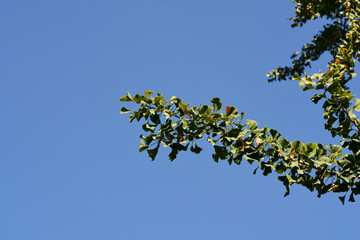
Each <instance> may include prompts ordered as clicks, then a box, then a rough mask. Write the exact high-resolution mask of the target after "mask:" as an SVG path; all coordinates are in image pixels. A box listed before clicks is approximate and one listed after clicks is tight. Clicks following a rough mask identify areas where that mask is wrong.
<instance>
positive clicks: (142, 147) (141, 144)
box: [139, 140, 149, 152]
mask: <svg viewBox="0 0 360 240" xmlns="http://www.w3.org/2000/svg"><path fill="white" fill-rule="evenodd" d="M148 147H149V145H147V144H146V143H145V142H144V141H143V140H141V141H140V148H139V152H142V151H144V150H145V149H147V148H148Z"/></svg>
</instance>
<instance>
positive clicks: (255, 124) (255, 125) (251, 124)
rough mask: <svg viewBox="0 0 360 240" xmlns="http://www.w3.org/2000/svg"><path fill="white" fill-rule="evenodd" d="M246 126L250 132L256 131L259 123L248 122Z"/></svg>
mask: <svg viewBox="0 0 360 240" xmlns="http://www.w3.org/2000/svg"><path fill="white" fill-rule="evenodd" d="M246 124H247V125H248V126H249V129H250V131H252V130H254V129H255V128H256V127H257V122H256V121H254V120H247V121H246Z"/></svg>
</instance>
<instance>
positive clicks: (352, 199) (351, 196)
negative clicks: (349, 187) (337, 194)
mask: <svg viewBox="0 0 360 240" xmlns="http://www.w3.org/2000/svg"><path fill="white" fill-rule="evenodd" d="M349 202H355V198H354V193H351V194H350V197H349Z"/></svg>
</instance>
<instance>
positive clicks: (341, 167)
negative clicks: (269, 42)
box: [120, 0, 360, 203]
mask: <svg viewBox="0 0 360 240" xmlns="http://www.w3.org/2000/svg"><path fill="white" fill-rule="evenodd" d="M296 3H297V5H296V12H295V13H296V17H294V18H292V21H293V25H292V26H293V27H295V26H302V25H303V24H304V23H306V22H307V21H308V20H313V19H316V18H318V17H327V18H329V19H331V20H333V21H334V22H333V23H332V24H330V25H327V26H325V29H324V30H323V31H322V32H321V33H320V34H319V35H316V36H315V37H314V40H313V42H312V44H309V45H305V46H304V48H303V49H302V52H301V54H300V58H299V59H297V60H294V62H293V67H290V68H289V67H287V68H278V69H277V70H273V71H272V72H271V73H270V74H269V75H268V76H269V77H270V81H271V80H275V79H278V80H284V79H285V78H286V77H288V78H290V77H291V78H292V79H293V80H297V81H299V85H300V87H301V88H302V89H303V91H308V90H311V91H314V92H315V93H314V96H313V97H312V98H311V101H312V102H314V103H318V102H320V101H322V102H323V105H322V107H323V110H324V115H323V116H324V119H325V120H326V123H325V129H327V130H328V131H329V132H330V133H331V134H332V136H333V137H335V136H339V137H341V138H342V139H343V141H341V142H340V145H334V146H332V145H328V146H323V145H322V144H320V143H302V142H300V141H288V140H287V139H286V138H284V137H282V136H281V134H280V133H279V132H277V131H276V130H274V129H269V128H267V127H263V128H259V127H258V124H257V122H256V121H253V120H246V121H245V120H243V118H244V115H245V114H244V113H243V112H241V113H239V112H238V110H237V109H236V108H235V107H232V106H227V107H225V111H224V112H223V108H222V103H221V101H220V99H219V98H213V99H211V103H212V105H211V106H209V105H201V106H200V107H194V106H191V107H190V106H189V104H185V103H184V102H183V101H182V100H181V99H180V98H177V97H172V98H171V99H170V100H168V101H166V100H165V99H164V97H163V96H162V95H161V94H160V93H158V94H157V96H155V97H150V96H151V95H152V94H153V93H154V92H152V91H145V93H144V95H139V94H137V95H135V96H134V97H132V96H131V95H130V94H129V93H127V95H126V96H123V97H121V99H120V101H127V102H135V103H137V104H139V105H140V106H139V107H138V108H136V109H133V110H128V109H126V108H125V107H123V108H122V109H121V113H129V112H130V122H132V121H133V120H134V119H136V120H137V121H140V120H141V119H145V121H146V123H144V124H143V126H142V128H143V130H144V131H145V132H146V133H147V135H146V136H143V135H141V138H142V140H141V141H140V149H139V151H140V152H142V151H144V150H147V153H148V155H149V156H150V157H151V159H152V160H154V159H155V157H156V155H157V153H158V150H159V148H160V146H161V145H162V146H163V147H170V148H171V152H170V154H169V158H170V160H171V161H172V160H174V159H175V158H176V157H177V154H178V153H179V152H180V151H186V150H188V149H190V151H192V152H194V153H196V154H198V153H200V152H201V150H202V148H201V147H199V146H198V145H197V140H199V139H201V138H203V137H204V136H206V137H207V141H208V142H209V143H211V144H212V145H213V147H214V153H213V155H212V157H213V159H214V161H216V162H218V161H219V159H220V160H227V161H228V162H229V164H232V163H235V164H240V163H241V162H242V160H243V159H246V160H247V161H248V162H249V163H250V164H252V163H253V162H257V163H258V164H259V166H258V167H257V168H256V169H255V171H254V174H255V173H256V171H257V170H261V171H262V173H263V174H264V175H268V174H270V173H271V172H276V173H277V174H279V177H278V179H279V180H280V181H281V182H282V183H283V184H284V185H285V187H286V193H285V196H286V195H288V194H289V192H290V186H291V185H292V184H300V185H302V186H304V187H306V188H308V189H309V190H310V191H314V190H316V191H317V193H318V197H320V196H321V195H323V194H326V193H329V192H334V193H339V194H340V197H339V199H340V200H341V202H342V203H344V201H345V196H346V194H348V193H349V197H348V200H349V201H350V202H354V201H355V195H358V194H360V120H359V119H358V118H357V116H356V115H355V113H356V112H360V99H358V98H355V96H354V95H352V94H351V92H350V91H349V90H348V89H347V87H346V86H345V83H346V82H348V81H349V80H351V79H353V78H354V77H355V73H354V68H355V61H356V60H358V59H359V56H360V20H359V16H360V8H359V6H360V2H359V1H358V0H351V1H349V0H328V1H321V0H317V1H314V0H313V1H311V0H298V1H296ZM328 36H333V37H330V38H328ZM325 51H330V52H331V54H332V56H333V58H334V60H333V61H332V62H330V63H329V64H328V70H327V71H326V72H319V73H317V74H313V75H312V76H309V75H307V74H306V73H305V72H304V68H305V67H306V66H309V64H310V61H313V60H316V59H318V58H319V56H320V55H321V54H322V53H323V52H325Z"/></svg>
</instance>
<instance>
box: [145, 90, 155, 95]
mask: <svg viewBox="0 0 360 240" xmlns="http://www.w3.org/2000/svg"><path fill="white" fill-rule="evenodd" d="M144 93H145V97H148V96H150V95H151V94H153V93H154V91H150V90H145V91H144Z"/></svg>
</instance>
